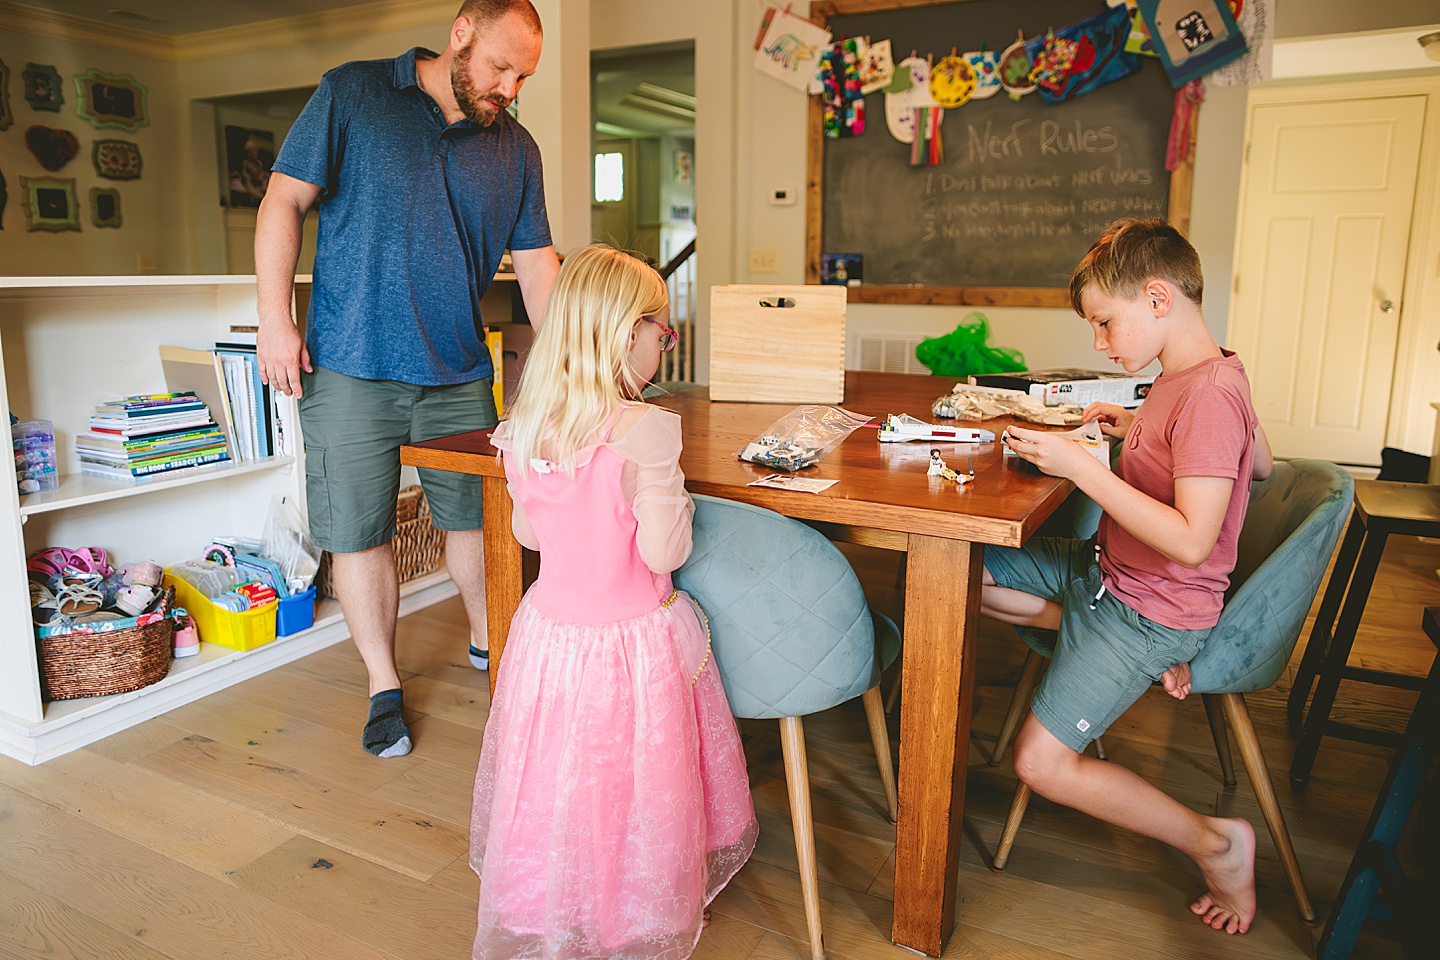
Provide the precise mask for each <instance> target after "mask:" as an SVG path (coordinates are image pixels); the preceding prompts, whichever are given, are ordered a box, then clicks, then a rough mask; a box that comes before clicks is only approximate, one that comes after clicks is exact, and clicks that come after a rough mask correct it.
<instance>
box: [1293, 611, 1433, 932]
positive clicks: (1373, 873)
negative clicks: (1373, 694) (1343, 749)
mask: <svg viewBox="0 0 1440 960" xmlns="http://www.w3.org/2000/svg"><path fill="white" fill-rule="evenodd" d="M1422 625H1423V626H1424V628H1425V635H1426V636H1427V637H1429V638H1430V642H1431V643H1433V644H1435V646H1436V648H1437V650H1440V607H1426V608H1425V616H1424V618H1423V620H1422ZM1437 708H1440V656H1437V657H1436V658H1435V660H1434V662H1432V663H1431V665H1430V675H1429V676H1428V677H1426V678H1425V680H1424V681H1423V686H1422V687H1421V691H1420V699H1419V700H1417V701H1416V702H1415V709H1414V711H1413V712H1412V713H1411V714H1410V722H1409V723H1408V724H1407V725H1406V727H1405V733H1404V736H1403V737H1402V738H1401V743H1400V749H1399V750H1397V751H1396V753H1395V756H1394V757H1393V758H1391V760H1390V772H1389V773H1388V774H1387V775H1386V777H1385V784H1384V786H1382V787H1381V788H1380V797H1379V799H1378V800H1376V801H1375V808H1374V810H1372V811H1371V813H1370V822H1369V823H1368V824H1366V825H1365V832H1364V833H1363V834H1362V835H1361V837H1360V843H1359V844H1358V845H1357V846H1356V849H1355V857H1354V859H1352V860H1351V861H1350V869H1349V870H1348V871H1346V874H1345V882H1344V883H1342V884H1341V885H1340V892H1339V894H1337V895H1336V897H1335V906H1334V907H1333V908H1332V909H1331V911H1330V919H1329V920H1328V921H1327V922H1326V924H1325V932H1324V933H1323V934H1322V935H1321V937H1320V943H1319V944H1318V945H1317V946H1316V948H1315V956H1316V957H1318V958H1319V960H1345V958H1346V957H1349V956H1350V953H1351V951H1352V950H1353V949H1354V948H1355V941H1356V939H1357V938H1358V937H1359V936H1360V928H1361V927H1362V926H1363V925H1364V923H1365V920H1366V919H1367V918H1368V917H1371V916H1375V917H1381V916H1383V915H1385V914H1386V913H1388V914H1389V915H1390V916H1392V917H1393V918H1394V919H1395V921H1396V926H1397V927H1398V928H1399V931H1400V939H1401V941H1402V942H1403V943H1404V945H1405V947H1406V949H1407V951H1409V952H1408V953H1407V955H1409V956H1417V957H1418V956H1422V955H1423V954H1424V953H1425V952H1428V950H1430V949H1433V944H1429V943H1428V942H1427V941H1428V936H1429V930H1430V924H1429V923H1428V922H1427V920H1428V917H1427V916H1426V911H1427V910H1430V909H1432V905H1431V904H1430V903H1429V902H1428V901H1426V900H1425V899H1424V898H1423V896H1422V895H1421V891H1420V890H1418V889H1416V887H1415V885H1414V884H1413V883H1409V882H1407V881H1406V878H1405V875H1404V873H1403V872H1402V871H1401V869H1400V862H1399V861H1398V860H1397V859H1396V857H1395V845H1396V843H1398V842H1399V840H1400V835H1401V834H1402V833H1404V831H1405V822H1406V821H1407V820H1408V819H1409V818H1410V811H1411V809H1412V808H1413V807H1414V806H1415V800H1416V798H1417V797H1418V796H1419V794H1420V789H1421V786H1422V784H1423V783H1424V781H1425V774H1426V771H1427V770H1428V769H1429V767H1430V761H1431V760H1432V759H1434V757H1435V754H1436V751H1437V750H1440V715H1437ZM1382 890H1383V891H1384V893H1385V894H1386V902H1385V903H1384V904H1383V907H1384V909H1378V910H1377V909H1376V906H1377V905H1376V903H1375V899H1376V895H1377V894H1379V893H1380V892H1381V891H1382ZM1422 943H1424V944H1425V945H1424V946H1422V945H1421V944H1422Z"/></svg>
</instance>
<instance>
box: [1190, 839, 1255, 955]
mask: <svg viewBox="0 0 1440 960" xmlns="http://www.w3.org/2000/svg"><path fill="white" fill-rule="evenodd" d="M1211 823H1213V824H1215V825H1216V828H1217V829H1218V830H1219V831H1220V832H1221V833H1223V834H1225V835H1226V836H1227V837H1228V838H1229V840H1230V848H1229V849H1228V850H1226V851H1225V852H1224V853H1222V854H1218V855H1216V856H1215V857H1211V858H1208V859H1202V860H1196V861H1195V862H1196V864H1197V865H1198V866H1199V867H1200V873H1201V874H1203V875H1204V877H1205V885H1206V886H1207V887H1209V889H1208V890H1206V891H1205V892H1204V893H1203V894H1201V895H1200V899H1198V900H1196V901H1195V902H1194V903H1192V904H1190V912H1191V913H1193V914H1195V915H1196V916H1197V917H1199V918H1200V922H1201V923H1204V924H1207V925H1208V926H1210V927H1212V928H1214V929H1216V930H1224V931H1225V932H1226V933H1244V932H1245V931H1247V930H1249V929H1250V922H1251V921H1252V920H1254V919H1255V830H1254V828H1253V827H1251V826H1250V824H1249V822H1248V821H1245V820H1212V821H1211Z"/></svg>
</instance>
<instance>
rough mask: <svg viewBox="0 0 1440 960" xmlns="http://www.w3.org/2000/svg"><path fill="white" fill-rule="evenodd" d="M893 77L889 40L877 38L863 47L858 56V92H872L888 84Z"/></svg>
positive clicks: (893, 63) (892, 61)
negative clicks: (860, 54) (860, 55)
mask: <svg viewBox="0 0 1440 960" xmlns="http://www.w3.org/2000/svg"><path fill="white" fill-rule="evenodd" d="M894 78H895V61H894V60H893V59H892V58H891V55H890V41H889V40H877V41H875V42H874V43H872V44H869V45H868V46H866V47H865V55H864V56H863V57H861V58H860V92H861V93H874V92H875V91H876V90H883V89H885V88H886V87H888V86H889V85H890V82H891V80H893V79H894Z"/></svg>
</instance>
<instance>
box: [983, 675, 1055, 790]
mask: <svg viewBox="0 0 1440 960" xmlns="http://www.w3.org/2000/svg"><path fill="white" fill-rule="evenodd" d="M1044 669H1045V658H1044V657H1042V656H1041V655H1040V654H1038V653H1036V652H1035V651H1034V650H1026V651H1025V664H1024V665H1023V666H1022V667H1021V668H1020V680H1019V681H1018V682H1017V683H1016V684H1015V695H1014V696H1012V697H1011V698H1010V709H1008V710H1006V711H1005V722H1004V723H1003V724H1001V725H1000V738H999V739H998V740H996V741H995V749H994V750H992V751H991V752H990V766H992V767H993V766H996V765H997V764H999V762H1000V761H1001V760H1003V759H1004V758H1005V748H1006V747H1008V746H1010V738H1011V737H1013V736H1015V731H1016V730H1018V729H1020V721H1021V720H1024V719H1025V711H1026V710H1029V709H1030V698H1031V697H1033V696H1034V695H1035V687H1036V685H1037V684H1038V683H1039V682H1040V674H1041V672H1042V671H1043V670H1044Z"/></svg>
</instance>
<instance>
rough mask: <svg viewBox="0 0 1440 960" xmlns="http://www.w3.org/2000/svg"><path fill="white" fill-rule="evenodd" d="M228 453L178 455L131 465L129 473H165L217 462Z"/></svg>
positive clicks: (227, 456)
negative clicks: (160, 461)
mask: <svg viewBox="0 0 1440 960" xmlns="http://www.w3.org/2000/svg"><path fill="white" fill-rule="evenodd" d="M228 459H229V454H227V453H225V452H224V451H216V452H215V453H207V454H205V455H203V456H198V457H180V458H178V459H175V460H167V461H165V462H164V463H155V464H146V465H145V466H140V467H131V468H130V473H131V474H132V475H134V476H137V477H144V476H149V475H150V474H152V473H165V472H167V471H170V470H177V469H179V468H180V467H198V466H201V465H203V464H207V463H219V462H220V461H222V460H228Z"/></svg>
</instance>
